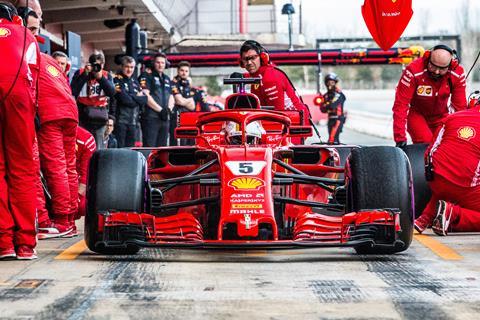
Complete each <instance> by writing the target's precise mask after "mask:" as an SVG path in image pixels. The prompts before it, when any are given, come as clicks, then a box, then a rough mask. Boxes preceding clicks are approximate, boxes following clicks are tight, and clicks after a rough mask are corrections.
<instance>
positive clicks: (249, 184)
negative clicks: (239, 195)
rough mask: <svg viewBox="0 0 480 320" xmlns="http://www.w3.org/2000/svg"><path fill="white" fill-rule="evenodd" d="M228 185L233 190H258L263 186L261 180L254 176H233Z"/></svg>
mask: <svg viewBox="0 0 480 320" xmlns="http://www.w3.org/2000/svg"><path fill="white" fill-rule="evenodd" d="M228 185H229V186H231V187H234V188H235V190H258V189H259V188H260V187H262V186H263V180H261V179H258V178H254V177H245V178H235V179H232V180H230V182H229V183H228Z"/></svg>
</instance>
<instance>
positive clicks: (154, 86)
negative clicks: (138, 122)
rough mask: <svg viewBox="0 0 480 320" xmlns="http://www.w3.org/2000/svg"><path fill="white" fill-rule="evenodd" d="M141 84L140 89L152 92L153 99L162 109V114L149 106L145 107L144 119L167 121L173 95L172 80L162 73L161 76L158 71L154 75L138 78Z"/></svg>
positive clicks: (143, 75)
mask: <svg viewBox="0 0 480 320" xmlns="http://www.w3.org/2000/svg"><path fill="white" fill-rule="evenodd" d="M138 81H139V82H140V87H141V88H142V89H148V90H150V95H151V96H152V97H153V100H155V102H156V103H158V105H159V106H160V107H162V108H163V109H162V111H161V112H157V111H155V110H153V109H152V108H149V107H148V106H145V109H144V111H143V112H142V118H153V119H158V118H161V119H163V120H166V119H167V118H168V113H169V110H168V100H169V98H170V96H171V94H172V87H171V84H170V78H169V77H168V76H167V75H166V74H164V73H162V74H159V73H158V72H156V71H153V73H146V72H144V73H142V74H141V75H140V77H139V78H138Z"/></svg>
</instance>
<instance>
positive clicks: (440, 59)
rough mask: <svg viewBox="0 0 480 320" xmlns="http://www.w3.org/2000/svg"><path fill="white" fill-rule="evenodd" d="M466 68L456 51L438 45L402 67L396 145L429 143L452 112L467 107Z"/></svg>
mask: <svg viewBox="0 0 480 320" xmlns="http://www.w3.org/2000/svg"><path fill="white" fill-rule="evenodd" d="M465 84H466V83H465V72H464V70H463V67H462V66H460V65H459V63H458V60H457V59H456V57H455V51H454V50H452V49H451V48H450V47H448V46H445V45H441V44H440V45H437V46H435V47H433V49H432V50H431V51H427V52H426V53H425V55H424V56H423V57H421V58H418V59H416V60H415V61H413V62H412V63H411V64H410V65H408V66H407V67H406V68H405V70H404V71H403V74H402V77H401V78H400V81H399V82H398V85H397V89H396V94H395V102H394V104H393V108H392V110H393V137H394V140H395V143H396V145H397V147H404V146H405V145H406V144H407V135H406V132H408V133H409V135H410V137H411V138H412V141H413V143H430V142H431V141H432V138H433V134H434V133H435V132H436V130H437V129H438V128H439V127H440V126H441V125H442V120H443V119H444V118H445V116H447V115H448V114H450V113H453V112H456V111H459V110H464V109H466V107H467V98H466V92H465V90H466V86H465Z"/></svg>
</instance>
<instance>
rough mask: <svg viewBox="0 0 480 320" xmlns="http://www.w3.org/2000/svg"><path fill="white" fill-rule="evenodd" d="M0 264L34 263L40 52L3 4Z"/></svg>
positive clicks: (0, 20) (12, 9) (0, 24)
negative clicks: (2, 261) (8, 260)
mask: <svg viewBox="0 0 480 320" xmlns="http://www.w3.org/2000/svg"><path fill="white" fill-rule="evenodd" d="M0 35H1V36H0V52H2V63H3V67H2V68H1V69H0V258H13V257H17V259H29V260H30V259H35V258H37V256H36V252H35V246H36V231H35V208H36V197H35V196H34V195H35V193H36V188H35V182H36V179H37V178H38V176H37V174H36V165H35V161H34V157H33V144H34V139H35V125H34V116H35V97H36V82H37V75H38V69H39V63H40V52H39V49H38V44H37V42H36V40H35V38H34V36H33V35H32V34H31V33H30V32H25V27H23V26H22V19H21V18H20V17H19V16H18V15H17V11H16V9H15V7H13V6H12V5H11V4H9V3H5V2H2V3H0Z"/></svg>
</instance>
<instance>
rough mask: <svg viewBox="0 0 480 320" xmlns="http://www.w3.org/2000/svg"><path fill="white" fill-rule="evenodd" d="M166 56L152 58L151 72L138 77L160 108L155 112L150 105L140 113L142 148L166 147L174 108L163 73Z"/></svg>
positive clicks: (166, 78)
mask: <svg viewBox="0 0 480 320" xmlns="http://www.w3.org/2000/svg"><path fill="white" fill-rule="evenodd" d="M166 66H167V56H166V55H165V54H163V53H157V54H156V55H155V57H154V58H153V71H151V72H150V73H148V72H144V73H142V74H141V75H140V78H139V82H140V86H141V87H142V89H143V90H144V92H147V91H148V92H149V93H150V95H151V96H152V98H153V101H154V102H155V103H156V104H157V105H158V106H159V107H160V108H161V111H160V112H157V111H155V109H153V108H152V106H151V105H150V104H148V103H147V107H146V108H145V109H144V111H143V113H142V121H141V124H142V134H143V146H144V147H161V146H166V145H167V141H168V132H169V125H170V113H171V112H172V109H173V106H174V99H173V96H172V94H171V93H172V88H171V84H170V78H169V77H168V76H167V75H166V74H165V73H164V71H165V68H166ZM154 107H155V106H154Z"/></svg>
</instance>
